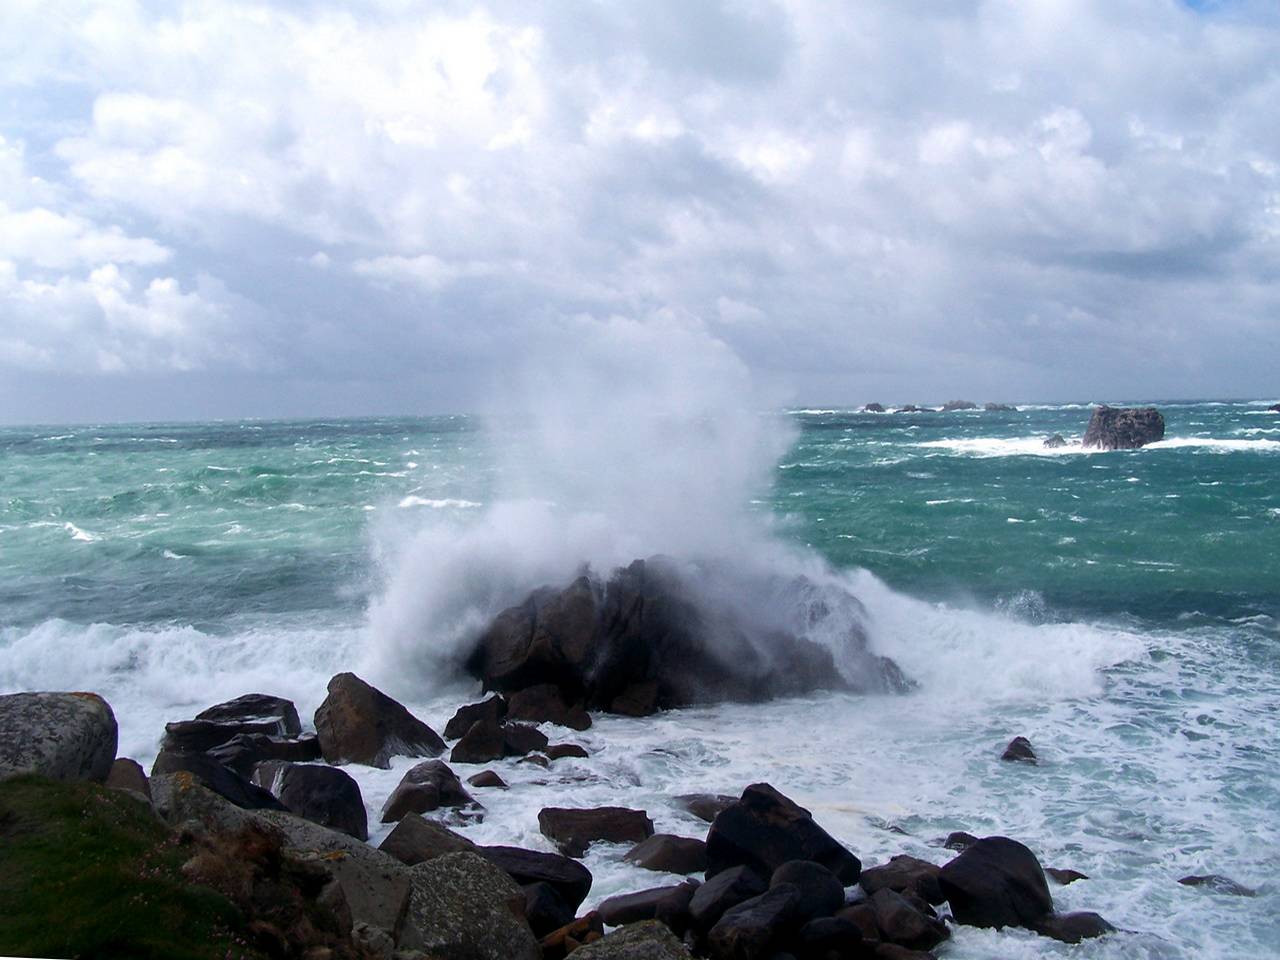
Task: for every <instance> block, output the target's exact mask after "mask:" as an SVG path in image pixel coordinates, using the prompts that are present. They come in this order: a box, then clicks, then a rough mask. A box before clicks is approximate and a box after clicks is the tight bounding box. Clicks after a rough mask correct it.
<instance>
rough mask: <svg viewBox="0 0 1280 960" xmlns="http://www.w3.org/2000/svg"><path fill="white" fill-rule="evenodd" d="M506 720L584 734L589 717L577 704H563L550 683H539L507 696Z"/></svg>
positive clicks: (562, 699)
mask: <svg viewBox="0 0 1280 960" xmlns="http://www.w3.org/2000/svg"><path fill="white" fill-rule="evenodd" d="M508 704H509V706H508V711H507V717H508V719H511V720H528V721H531V722H532V723H555V724H559V725H560V726H562V727H569V728H570V729H571V730H586V729H587V728H588V727H590V726H591V716H590V714H588V713H587V711H586V709H585V708H584V707H583V706H582V704H581V703H566V702H565V699H564V695H563V694H562V693H561V692H560V688H559V687H558V686H556V685H555V684H554V683H539V684H535V685H534V686H532V687H525V688H524V689H523V690H517V691H516V692H515V693H513V694H511V697H510V699H509V700H508Z"/></svg>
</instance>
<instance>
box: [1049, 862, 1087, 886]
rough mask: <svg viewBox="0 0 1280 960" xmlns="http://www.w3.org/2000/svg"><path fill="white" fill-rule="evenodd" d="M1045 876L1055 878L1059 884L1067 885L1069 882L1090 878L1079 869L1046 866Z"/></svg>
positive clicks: (1054, 880) (1055, 881)
mask: <svg viewBox="0 0 1280 960" xmlns="http://www.w3.org/2000/svg"><path fill="white" fill-rule="evenodd" d="M1044 872H1045V876H1047V877H1049V878H1050V879H1051V880H1053V882H1054V883H1056V884H1058V885H1059V886H1063V887H1065V886H1066V885H1067V884H1069V883H1075V882H1076V881H1077V880H1088V879H1089V878H1088V877H1087V876H1085V875H1084V874H1083V873H1081V872H1080V871H1079V870H1070V869H1067V870H1060V869H1058V868H1057V867H1045V868H1044Z"/></svg>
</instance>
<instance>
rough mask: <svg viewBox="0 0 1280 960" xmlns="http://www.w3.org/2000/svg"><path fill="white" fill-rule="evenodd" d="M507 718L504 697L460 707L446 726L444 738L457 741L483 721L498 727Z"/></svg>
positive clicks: (490, 698)
mask: <svg viewBox="0 0 1280 960" xmlns="http://www.w3.org/2000/svg"><path fill="white" fill-rule="evenodd" d="M506 718H507V701H506V700H505V699H504V698H503V697H500V696H496V695H495V696H492V697H489V698H488V699H487V700H482V701H481V702H479V703H469V704H467V705H466V706H463V707H459V708H458V710H457V712H456V713H455V714H454V715H453V716H452V717H450V718H449V722H448V723H446V724H445V726H444V737H445V739H446V740H457V739H458V738H459V737H461V736H463V735H464V734H465V733H466V732H467V731H468V730H470V729H471V727H472V726H473V725H474V724H476V723H477V722H479V721H481V720H487V721H490V722H492V723H493V724H494V725H497V724H500V723H502V721H503V720H505V719H506Z"/></svg>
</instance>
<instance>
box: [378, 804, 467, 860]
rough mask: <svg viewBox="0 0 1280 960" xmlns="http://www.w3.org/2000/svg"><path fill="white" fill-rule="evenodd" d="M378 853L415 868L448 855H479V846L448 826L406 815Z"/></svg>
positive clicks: (381, 845)
mask: <svg viewBox="0 0 1280 960" xmlns="http://www.w3.org/2000/svg"><path fill="white" fill-rule="evenodd" d="M378 849H379V850H381V851H382V852H383V853H386V854H389V855H390V856H393V857H395V858H396V859H397V860H399V861H400V862H401V863H403V864H405V865H406V866H410V867H412V866H413V865H414V864H416V863H422V862H424V861H426V860H432V859H434V858H436V857H442V856H444V855H445V854H446V853H468V852H470V853H475V852H476V845H475V844H474V843H472V842H471V841H470V840H468V839H467V838H466V837H463V836H460V835H459V834H456V833H454V832H453V831H452V830H450V829H449V828H448V827H446V826H444V824H441V823H436V822H435V821H434V820H426V819H424V818H422V817H420V816H419V815H418V814H416V813H406V814H405V815H404V816H403V817H401V818H400V822H399V823H397V824H396V825H395V828H394V829H392V831H391V832H390V833H389V834H387V837H386V839H385V840H383V841H382V843H381V844H380V845H379V847H378Z"/></svg>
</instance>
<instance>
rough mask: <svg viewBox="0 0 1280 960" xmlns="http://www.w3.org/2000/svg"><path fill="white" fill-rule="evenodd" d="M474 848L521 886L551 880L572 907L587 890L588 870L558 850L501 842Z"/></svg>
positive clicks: (582, 898)
mask: <svg viewBox="0 0 1280 960" xmlns="http://www.w3.org/2000/svg"><path fill="white" fill-rule="evenodd" d="M478 852H479V853H480V855H481V856H482V857H484V858H485V859H486V860H488V861H489V862H490V863H493V864H494V865H496V866H498V867H500V868H502V869H503V870H505V871H506V872H507V873H508V874H509V875H510V877H511V879H512V880H514V881H515V882H516V883H518V884H520V885H521V886H526V885H527V884H530V883H538V882H544V883H549V884H551V885H552V886H553V887H555V888H556V891H557V892H558V893H559V894H560V896H562V897H564V899H565V902H566V903H568V904H569V905H570V906H571V907H573V909H574V910H577V909H578V907H579V906H580V905H581V903H582V901H583V900H585V899H586V897H587V894H588V893H589V892H590V891H591V871H590V870H588V869H587V868H586V867H584V866H583V865H582V864H580V863H578V862H577V861H576V860H571V859H570V858H569V857H564V856H561V855H560V854H558V853H543V852H542V851H540V850H524V849H521V848H520V847H501V846H498V847H480V848H479V850H478Z"/></svg>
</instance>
